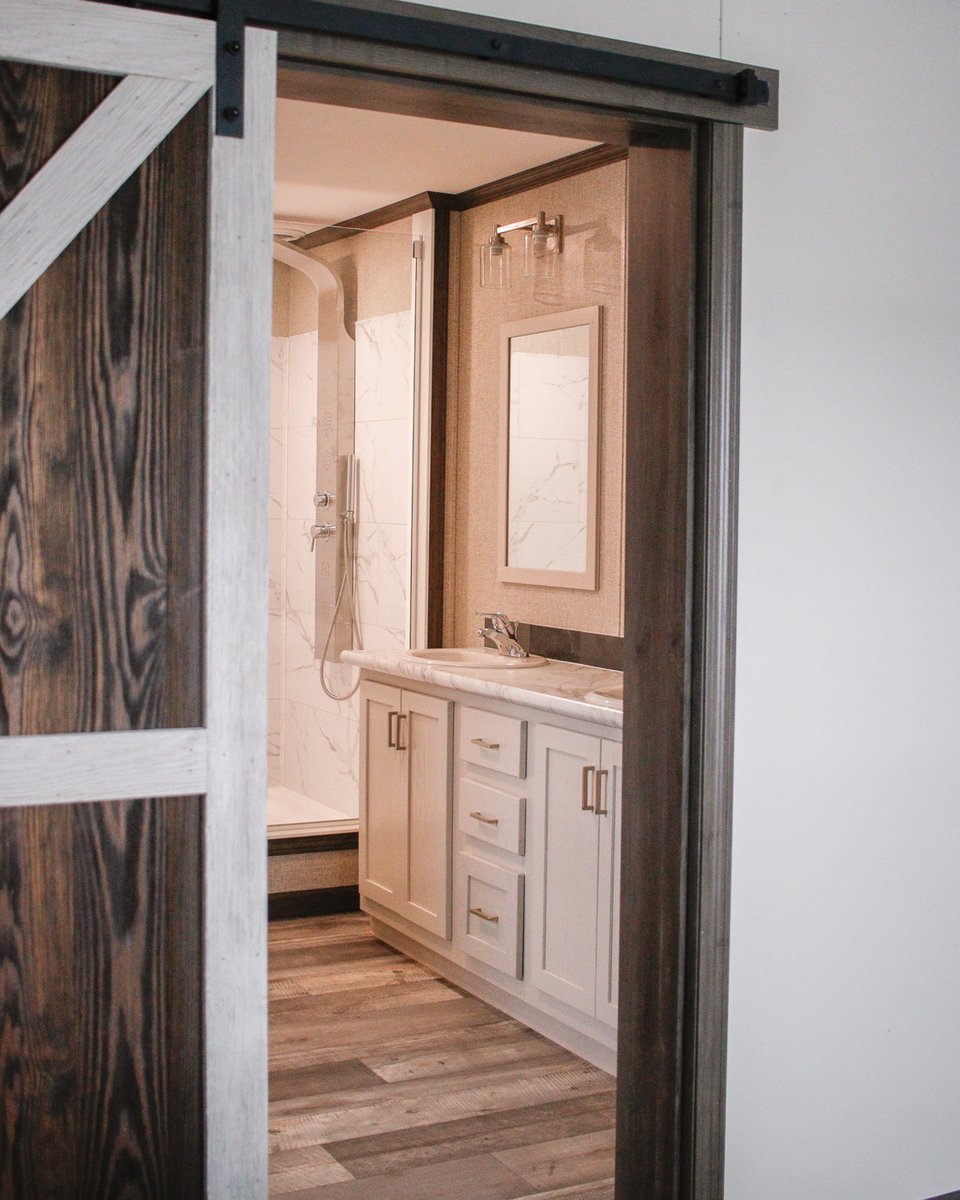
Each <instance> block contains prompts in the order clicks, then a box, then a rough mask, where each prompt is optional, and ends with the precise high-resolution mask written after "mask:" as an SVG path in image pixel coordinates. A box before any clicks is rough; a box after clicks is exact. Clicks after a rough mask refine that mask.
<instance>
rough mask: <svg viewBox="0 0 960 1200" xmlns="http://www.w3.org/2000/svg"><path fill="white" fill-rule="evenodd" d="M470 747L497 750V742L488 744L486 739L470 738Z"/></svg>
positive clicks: (498, 745) (498, 744)
mask: <svg viewBox="0 0 960 1200" xmlns="http://www.w3.org/2000/svg"><path fill="white" fill-rule="evenodd" d="M470 745H471V746H479V747H480V749H481V750H499V749H500V743H499V742H488V741H487V740H486V738H471V739H470Z"/></svg>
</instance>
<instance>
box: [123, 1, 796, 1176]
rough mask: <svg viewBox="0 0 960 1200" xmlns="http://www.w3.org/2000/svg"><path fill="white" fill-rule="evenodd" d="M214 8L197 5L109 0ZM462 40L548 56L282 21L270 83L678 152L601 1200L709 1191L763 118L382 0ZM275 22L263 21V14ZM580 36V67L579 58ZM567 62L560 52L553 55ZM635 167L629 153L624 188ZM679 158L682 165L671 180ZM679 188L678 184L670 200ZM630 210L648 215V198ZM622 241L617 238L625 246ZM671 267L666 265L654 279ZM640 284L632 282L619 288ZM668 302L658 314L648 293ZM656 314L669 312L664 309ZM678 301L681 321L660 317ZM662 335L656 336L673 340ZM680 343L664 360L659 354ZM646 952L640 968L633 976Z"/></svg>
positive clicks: (641, 453)
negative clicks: (746, 184) (613, 1100)
mask: <svg viewBox="0 0 960 1200" xmlns="http://www.w3.org/2000/svg"><path fill="white" fill-rule="evenodd" d="M114 2H116V3H121V4H127V5H129V6H135V7H155V8H172V9H176V10H179V11H191V12H195V13H197V14H198V15H212V13H213V10H214V4H213V2H212V0H157V2H155V3H154V2H152V0H114ZM351 7H352V8H353V9H355V10H357V11H362V12H363V13H364V14H365V15H366V17H367V18H368V19H369V22H370V29H371V30H374V31H375V29H376V22H377V18H378V15H380V14H389V13H404V12H405V13H408V14H417V13H418V14H420V15H422V16H426V15H427V14H429V17H430V18H431V19H433V20H436V21H439V22H442V23H445V24H447V25H449V26H451V27H453V26H457V25H458V24H459V25H462V26H463V27H464V29H465V30H466V31H467V32H470V33H471V34H473V33H475V32H476V30H477V29H478V28H479V29H482V30H484V31H486V32H487V33H488V34H490V35H491V36H499V35H503V36H504V37H506V38H507V39H509V37H510V36H511V35H515V36H517V37H518V38H522V37H525V36H529V35H533V36H535V37H537V38H539V39H540V40H541V41H547V42H549V41H553V42H555V43H556V44H557V45H558V46H562V48H563V60H564V64H565V66H564V69H563V70H550V69H544V68H543V67H542V66H524V65H520V64H518V63H516V62H504V61H491V60H490V59H489V58H486V57H483V58H481V57H476V56H472V55H471V54H466V53H450V52H449V49H447V50H440V49H431V48H429V47H417V46H409V45H398V44H396V43H395V42H391V41H389V40H388V39H386V38H383V39H379V40H378V38H377V37H376V35H375V32H374V34H372V35H371V34H365V35H364V36H363V37H361V38H357V37H350V36H344V35H342V34H338V33H329V32H312V33H304V32H302V31H297V30H294V29H292V28H280V30H279V33H280V39H279V51H280V67H281V70H280V94H281V95H285V96H290V97H295V98H299V99H313V100H317V101H320V102H326V103H333V104H345V105H348V106H353V107H357V106H361V107H366V108H370V109H380V110H383V111H391V112H396V113H409V114H412V115H420V116H431V117H435V118H441V119H445V120H459V121H463V122H465V123H469V124H487V125H492V126H500V127H505V128H514V129H526V130H532V131H542V132H548V133H552V134H564V135H567V136H571V137H581V138H587V139H590V140H595V141H597V142H606V143H613V144H620V145H624V146H646V147H656V146H660V147H663V148H664V150H665V153H666V154H668V155H671V154H672V155H675V154H676V152H677V149H678V148H683V147H687V148H688V158H687V161H686V164H685V166H684V167H683V170H680V168H679V166H678V164H677V162H676V159H675V158H674V159H673V160H672V161H673V164H674V168H675V169H676V170H677V172H678V173H677V174H676V177H675V179H674V185H675V186H676V187H677V188H679V189H685V190H686V196H687V202H688V203H687V210H686V212H682V206H681V210H678V211H681V212H682V217H683V219H684V220H686V221H687V222H688V234H689V236H688V238H687V241H686V245H685V248H683V250H682V252H681V249H680V247H681V243H680V241H679V240H678V238H677V230H676V229H675V228H674V229H672V230H671V229H669V228H667V226H666V225H664V226H663V230H662V231H665V232H666V233H667V234H668V235H669V236H668V242H669V241H670V238H672V239H673V240H672V242H670V244H671V245H672V246H673V252H674V259H673V260H669V259H659V260H658V258H657V256H656V254H654V255H652V256H651V255H650V254H646V256H645V255H644V254H643V253H641V254H639V255H638V260H637V261H638V262H642V263H643V264H644V268H645V269H648V270H650V271H651V272H653V275H654V276H655V277H656V279H657V281H658V286H659V287H660V289H661V290H660V292H659V293H658V302H657V303H652V302H651V296H650V293H649V292H647V291H646V290H645V288H644V286H643V282H644V281H643V280H640V279H639V277H638V275H637V273H636V271H635V270H634V271H632V272H631V273H630V278H629V280H628V311H629V312H630V314H631V315H630V317H629V320H630V322H631V328H632V329H633V330H634V331H635V330H636V329H637V328H638V327H642V326H644V325H645V326H646V329H645V333H646V336H647V338H648V342H647V344H646V346H645V348H644V352H643V353H641V354H637V353H636V345H637V338H636V336H635V337H634V338H633V339H632V341H633V345H634V349H633V350H629V349H628V366H627V424H628V430H627V447H628V449H627V454H628V459H627V464H628V465H627V471H628V476H629V474H630V472H631V471H632V472H634V475H633V477H632V479H631V481H630V484H629V486H628V490H627V507H626V526H627V547H628V554H627V579H626V588H627V598H626V611H627V614H628V625H627V629H626V638H625V649H626V654H625V663H624V667H625V671H624V677H625V684H626V693H627V702H626V706H625V717H624V814H625V818H626V819H625V824H624V836H623V872H622V874H623V893H622V894H623V907H622V915H621V959H620V972H621V1019H620V1052H619V1080H618V1083H619V1086H618V1138H617V1141H618V1151H617V1184H616V1195H617V1200H720V1197H721V1196H722V1190H723V1137H724V1100H725V1061H726V1003H727V962H728V954H727V946H728V930H729V872H730V799H731V780H732V753H733V745H732V723H733V665H734V660H733V654H734V633H735V611H734V601H735V578H736V501H737V474H736V470H737V429H738V365H739V303H740V297H739V278H740V274H739V273H740V211H741V205H740V198H741V178H742V167H741V163H742V130H743V128H744V127H746V126H752V127H756V128H764V129H774V128H776V123H777V74H776V72H774V71H769V70H764V69H761V68H757V69H756V70H757V74H758V76H759V77H760V78H761V79H762V80H763V81H765V82H766V83H767V84H768V85H769V90H770V96H771V102H770V104H768V105H766V106H763V107H747V108H734V107H731V106H730V105H729V104H724V103H722V102H719V101H714V100H705V99H701V98H698V97H692V96H689V95H686V96H678V95H676V94H672V93H671V92H669V91H667V90H663V89H659V88H651V87H641V86H634V85H629V84H624V83H623V82H622V81H620V82H618V81H616V80H611V79H609V78H604V77H602V76H601V75H598V74H597V73H596V72H595V71H594V70H593V69H592V65H591V64H592V63H594V62H595V58H594V56H593V55H592V54H591V51H600V52H603V51H607V52H610V51H613V52H616V53H618V54H628V55H629V54H630V53H634V54H637V55H638V56H641V55H642V56H645V57H650V56H653V57H659V58H660V59H661V60H662V61H669V62H682V63H687V64H690V65H693V66H698V67H706V68H711V67H712V68H720V69H723V70H725V71H729V70H730V69H731V68H736V69H739V68H743V67H747V66H749V64H731V63H728V62H721V61H720V60H714V59H706V58H702V57H700V56H693V55H683V54H677V53H675V52H673V51H664V50H651V49H650V48H649V47H635V46H630V45H628V44H625V43H620V42H611V41H610V40H609V39H602V38H594V37H588V36H586V35H581V34H573V33H564V32H562V31H557V30H551V29H543V28H534V27H531V26H523V25H518V24H517V23H514V22H504V21H499V20H494V19H492V18H486V17H479V16H470V17H467V16H465V15H464V14H459V13H451V12H446V11H444V10H441V9H436V8H432V7H431V8H429V9H427V8H423V7H418V6H415V5H406V4H402V3H398V0H352V3H351ZM274 27H276V25H275V26H274ZM578 48H580V49H582V50H583V55H582V68H579V67H577V57H576V51H577V49H578ZM571 63H573V67H571ZM644 169H647V168H646V167H645V166H644V163H643V161H642V160H641V159H640V157H639V156H631V158H630V159H629V160H628V176H629V177H630V179H631V183H632V185H633V186H634V187H636V186H639V185H640V184H642V174H643V170H644ZM684 171H685V174H684ZM677 194H678V195H679V194H680V192H678V193H677ZM646 215H647V217H649V218H650V219H651V220H653V221H654V222H656V221H657V220H658V219H660V218H662V217H663V214H659V217H658V214H657V213H656V212H655V211H652V210H651V208H650V206H648V208H647V213H646ZM642 241H643V239H642V238H635V245H640V244H641V243H642ZM674 267H677V268H678V269H679V270H680V271H681V274H682V278H681V277H679V276H677V275H676V274H675V273H672V269H673V268H674ZM638 284H639V286H637V285H638ZM664 305H665V307H664ZM670 311H672V313H673V314H674V317H675V318H676V319H675V320H674V321H673V323H672V324H671V323H670V322H669V320H666V321H665V320H664V319H663V318H664V314H665V313H667V312H670ZM677 314H680V316H679V317H678V316H677ZM671 338H672V340H671ZM680 345H682V346H683V356H682V359H678V358H677V348H678V346H680ZM651 967H652V969H651Z"/></svg>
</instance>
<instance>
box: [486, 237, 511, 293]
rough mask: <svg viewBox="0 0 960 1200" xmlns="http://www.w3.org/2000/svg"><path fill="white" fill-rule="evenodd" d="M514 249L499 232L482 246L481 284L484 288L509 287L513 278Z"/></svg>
mask: <svg viewBox="0 0 960 1200" xmlns="http://www.w3.org/2000/svg"><path fill="white" fill-rule="evenodd" d="M511 256H512V251H511V249H510V243H509V242H508V241H507V239H506V238H504V237H501V236H500V235H499V234H494V236H493V237H492V238H491V239H490V241H489V242H484V243H483V245H482V246H481V247H480V286H481V287H482V288H508V287H510V286H511V284H512V282H513V280H512V278H511V274H510V259H511Z"/></svg>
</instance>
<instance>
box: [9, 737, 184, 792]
mask: <svg viewBox="0 0 960 1200" xmlns="http://www.w3.org/2000/svg"><path fill="white" fill-rule="evenodd" d="M206 784H207V731H206V730H205V729H153V730H143V731H138V732H135V733H134V732H129V731H128V732H122V733H63V734H48V735H46V736H44V737H35V736H26V737H0V807H15V806H17V805H22V804H63V803H66V802H67V801H70V802H73V803H78V802H79V803H83V802H86V801H96V800H121V799H123V797H125V796H140V795H144V794H145V793H147V792H150V793H151V794H152V795H154V796H183V795H195V794H199V793H201V792H204V791H205V790H206Z"/></svg>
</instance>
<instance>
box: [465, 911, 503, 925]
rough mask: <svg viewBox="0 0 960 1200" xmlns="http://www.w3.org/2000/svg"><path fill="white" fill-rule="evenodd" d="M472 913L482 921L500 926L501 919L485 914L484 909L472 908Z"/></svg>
mask: <svg viewBox="0 0 960 1200" xmlns="http://www.w3.org/2000/svg"><path fill="white" fill-rule="evenodd" d="M470 911H471V912H472V913H473V915H474V916H475V917H479V918H480V920H481V921H489V922H490V924H491V925H499V924H500V918H499V917H492V916H491V915H490V914H489V913H485V912H484V911H483V909H482V908H471V909H470Z"/></svg>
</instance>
